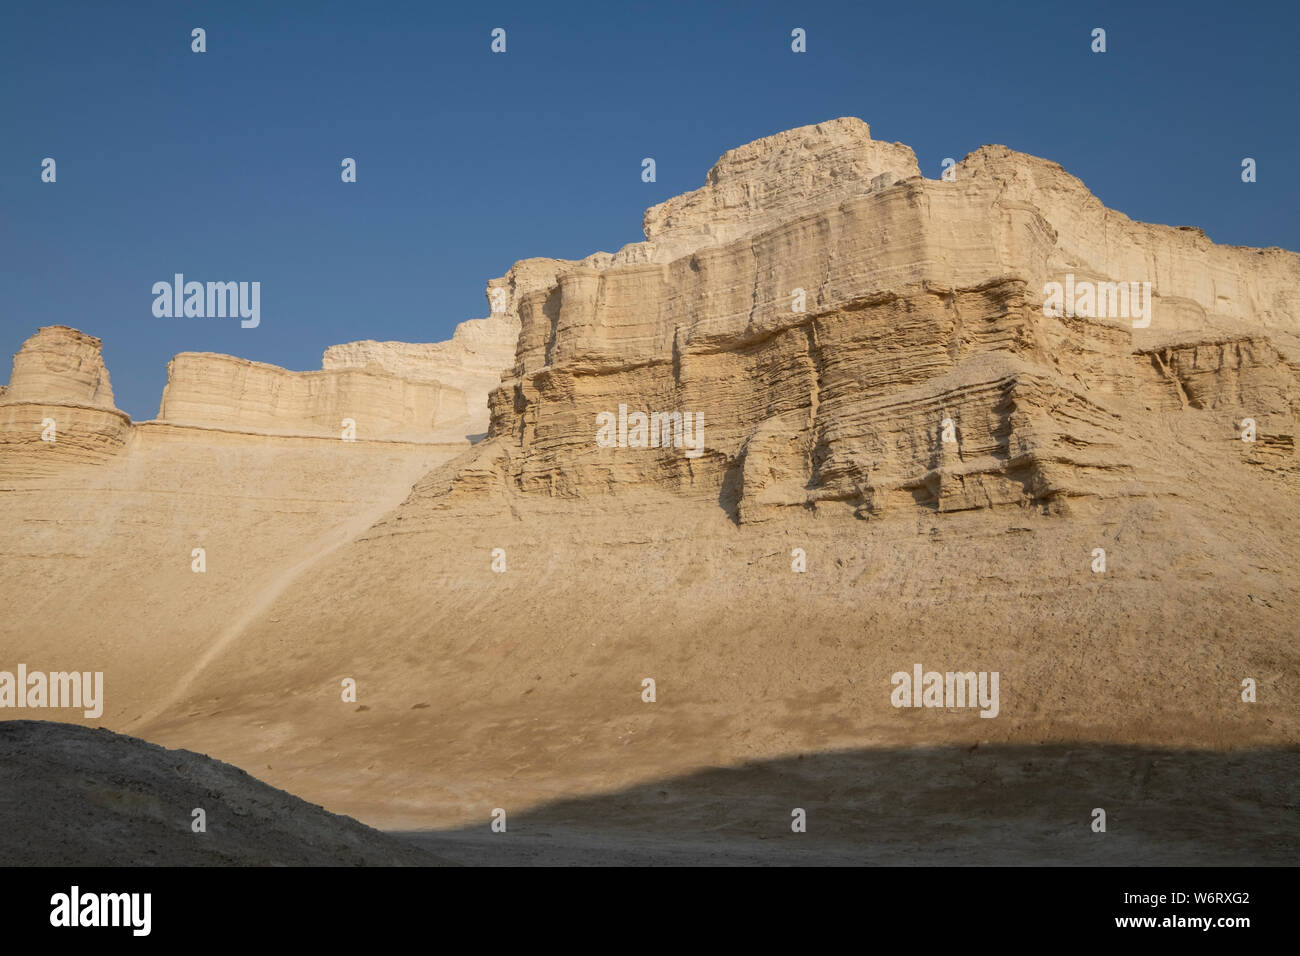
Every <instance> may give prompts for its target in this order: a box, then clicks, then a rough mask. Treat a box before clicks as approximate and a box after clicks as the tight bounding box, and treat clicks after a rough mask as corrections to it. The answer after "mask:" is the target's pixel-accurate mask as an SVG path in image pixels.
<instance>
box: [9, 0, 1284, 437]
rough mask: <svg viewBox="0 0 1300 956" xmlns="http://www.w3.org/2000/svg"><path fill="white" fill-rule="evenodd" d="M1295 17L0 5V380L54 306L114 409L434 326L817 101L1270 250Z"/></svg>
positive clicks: (1048, 5)
mask: <svg viewBox="0 0 1300 956" xmlns="http://www.w3.org/2000/svg"><path fill="white" fill-rule="evenodd" d="M193 27H203V28H204V29H205V30H206V31H207V52H206V53H203V54H196V53H192V52H191V50H190V42H191V41H190V31H191V29H192V28H193ZM494 27H502V28H504V29H505V30H506V31H507V33H506V36H507V52H506V53H505V54H503V55H502V54H493V53H491V51H490V49H489V46H490V42H491V37H490V33H491V31H492V29H493V28H494ZM794 27H802V28H803V29H805V30H806V31H807V37H808V52H807V53H805V54H794V53H792V52H791V51H790V31H791V30H792V29H793V28H794ZM1094 27H1103V28H1105V29H1106V31H1107V52H1106V53H1104V54H1094V53H1092V52H1091V50H1090V43H1091V37H1090V34H1091V31H1092V29H1093V28H1094ZM1298 34H1300V4H1297V3H1295V2H1292V0H1286V2H1283V0H1263V2H1259V3H1252V4H1237V3H1226V2H1225V3H1213V4H1211V3H1196V2H1188V3H1173V2H1169V3H1141V2H1135V3H1056V2H1046V0H1033V2H1023V3H1022V2H1002V3H999V2H992V3H984V4H972V3H970V2H969V0H963V2H956V3H947V2H934V0H927V2H925V3H921V4H876V3H869V2H866V0H855V2H847V3H817V2H803V0H801V2H799V3H732V4H722V3H714V4H710V3H705V2H696V3H690V2H684V3H674V2H657V3H646V4H625V3H609V2H607V0H606V2H601V3H568V4H547V3H542V2H538V0H533V2H529V3H518V4H513V3H506V4H493V3H485V2H478V3H463V4H462V3H446V4H441V3H433V2H411V3H399V2H383V0H376V2H358V3H329V2H322V3H291V2H275V3H271V2H265V0H260V2H250V3H241V2H221V3H186V2H158V3H132V2H129V0H128V2H122V3H112V4H108V3H67V2H48V0H47V2H42V3H31V4H20V3H16V2H9V3H4V4H3V5H0V109H2V110H3V114H2V117H3V118H2V120H0V143H2V144H3V149H0V293H2V301H3V312H2V313H0V363H3V364H4V365H5V368H4V370H3V371H0V377H3V378H5V379H7V376H8V361H9V358H10V357H11V356H12V354H13V353H14V352H15V351H17V349H18V348H19V346H20V345H21V343H22V341H23V340H24V339H26V338H27V337H28V336H30V335H31V334H33V333H34V332H35V331H36V329H37V328H38V327H39V326H43V325H53V324H64V325H71V326H74V327H76V328H79V329H82V330H83V331H86V332H89V333H90V334H92V335H96V336H99V337H100V338H102V339H103V340H104V354H105V360H106V362H107V364H108V368H109V373H110V375H111V377H112V382H113V388H114V392H115V393H116V396H117V404H118V405H119V407H121V408H123V409H124V410H126V411H127V412H129V413H130V414H131V416H132V417H133V418H136V419H145V418H152V417H153V416H154V415H155V414H156V413H157V410H158V401H159V398H160V396H161V394H162V388H163V385H164V383H165V381H166V365H167V361H168V359H170V358H171V356H172V355H174V354H176V353H177V352H182V351H191V350H192V351H216V352H226V353H230V354H234V355H240V356H243V357H246V358H252V359H256V360H259V361H265V362H272V363H274V364H276V365H282V366H285V367H287V368H292V369H311V368H319V366H320V356H321V352H322V351H323V350H324V349H325V348H326V347H327V346H329V345H332V344H335V343H339V342H347V341H353V340H356V339H365V338H375V339H381V340H383V339H398V340H405V341H416V342H427V341H438V340H440V339H444V338H446V337H448V336H449V335H450V334H451V331H452V329H453V328H454V326H455V325H456V323H457V322H460V321H463V320H464V319H468V318H476V317H481V316H484V315H486V314H487V312H488V307H487V303H486V300H485V299H484V295H483V287H484V283H485V282H486V281H487V280H488V279H489V278H492V277H494V276H499V275H502V274H504V273H505V271H506V270H507V269H508V268H509V267H510V265H511V264H512V263H513V262H514V261H515V260H517V259H520V258H525V257H528V256H555V257H561V258H578V257H581V256H584V255H586V254H588V253H590V252H593V251H595V250H597V249H604V250H608V251H613V250H615V249H617V248H618V247H620V246H622V245H624V244H625V243H628V242H635V241H637V240H639V239H640V238H641V215H642V212H643V211H644V209H645V208H646V207H647V206H650V205H653V204H654V203H657V202H661V201H662V200H664V199H666V198H668V197H669V196H672V195H675V194H677V193H681V192H684V191H686V190H689V189H694V188H696V187H698V186H699V185H701V183H702V182H703V178H704V175H705V173H706V171H707V170H708V168H709V167H710V166H711V165H712V164H713V162H714V161H715V160H716V159H717V158H718V156H719V155H720V154H721V153H722V152H724V151H725V150H727V149H729V148H731V147H734V146H737V145H740V144H741V143H745V142H749V141H750V140H753V139H756V138H758V137H760V136H765V135H768V134H771V133H774V132H777V131H779V130H782V129H788V128H791V127H794V126H801V125H804V124H808V123H816V122H820V121H822V120H826V119H831V118H833V117H836V116H845V115H850V116H859V117H861V118H862V119H864V120H866V121H867V122H868V123H869V124H871V128H872V134H873V135H874V136H875V137H876V138H878V139H887V140H898V141H901V142H904V143H907V144H908V145H910V146H911V147H913V148H914V149H915V150H916V153H917V157H918V159H919V161H920V163H921V168H922V171H923V172H924V173H925V174H926V175H927V176H931V177H936V178H937V177H938V175H939V173H940V164H941V163H942V160H943V158H944V157H947V156H951V157H954V158H956V159H961V158H962V157H963V156H965V155H966V154H967V153H968V152H970V151H971V150H973V149H975V148H977V147H979V146H980V145H983V144H985V143H1002V144H1005V145H1007V146H1010V147H1012V148H1013V149H1018V150H1022V151H1024V152H1028V153H1033V154H1035V155H1039V156H1044V157H1047V158H1049V159H1053V160H1055V161H1057V162H1060V163H1062V164H1063V165H1064V166H1065V167H1066V169H1068V170H1069V171H1070V172H1072V173H1074V174H1075V175H1077V176H1079V177H1080V178H1081V179H1082V180H1083V181H1084V182H1085V183H1087V184H1088V186H1089V187H1090V188H1091V189H1092V190H1093V192H1094V193H1096V194H1097V195H1098V196H1099V197H1100V198H1101V199H1102V200H1103V201H1104V202H1106V204H1107V205H1109V206H1112V207H1114V208H1117V209H1119V210H1122V211H1123V212H1125V213H1127V214H1129V215H1130V216H1133V217H1134V218H1136V219H1142V220H1146V221H1150V222H1159V223H1168V224H1171V225H1197V226H1201V227H1202V228H1204V229H1205V230H1206V232H1207V233H1208V234H1209V235H1210V237H1211V238H1212V239H1214V240H1215V241H1216V242H1225V243H1233V244H1239V245H1255V246H1282V247H1284V248H1288V249H1293V250H1300V181H1298V180H1297V177H1296V175H1295V172H1294V170H1293V168H1292V166H1293V163H1294V162H1295V161H1296V159H1297V158H1300V127H1298V126H1297V123H1296V114H1297V107H1296V104H1297V91H1298V90H1300V83H1298V82H1297V79H1298V78H1300V66H1297V64H1298V63H1300V57H1298V56H1297V55H1296V53H1295V51H1294V50H1293V48H1292V44H1293V43H1294V42H1295V38H1296V36H1297V35H1298ZM47 156H49V157H53V158H54V159H55V160H56V162H57V175H58V179H57V182H55V183H53V184H49V183H42V182H41V179H40V172H41V168H40V166H41V160H42V159H43V158H44V157H47ZM345 156H348V157H354V158H355V159H356V160H357V164H358V181H357V182H356V183H355V184H343V183H342V182H341V181H340V177H339V172H340V165H339V164H340V162H341V160H342V158H343V157H345ZM646 156H652V157H654V159H655V161H656V165H657V181H656V182H654V183H644V182H642V181H641V175H640V174H641V160H642V158H643V157H646ZM1245 156H1250V157H1253V158H1255V159H1256V161H1257V163H1258V181H1257V182H1256V183H1253V184H1244V183H1242V182H1241V178H1240V170H1241V160H1242V158H1243V157H1245ZM176 272H183V273H185V275H186V277H187V278H188V279H196V280H200V281H207V280H214V281H215V280H245V281H252V280H257V281H260V282H261V284H262V305H261V312H262V320H261V324H260V326H259V327H258V328H256V329H242V328H240V325H239V322H238V321H237V320H230V319H159V318H155V317H154V315H153V312H152V304H153V296H152V294H151V292H150V289H151V287H152V285H153V283H154V282H157V281H160V280H170V279H171V277H172V275H173V273H176Z"/></svg>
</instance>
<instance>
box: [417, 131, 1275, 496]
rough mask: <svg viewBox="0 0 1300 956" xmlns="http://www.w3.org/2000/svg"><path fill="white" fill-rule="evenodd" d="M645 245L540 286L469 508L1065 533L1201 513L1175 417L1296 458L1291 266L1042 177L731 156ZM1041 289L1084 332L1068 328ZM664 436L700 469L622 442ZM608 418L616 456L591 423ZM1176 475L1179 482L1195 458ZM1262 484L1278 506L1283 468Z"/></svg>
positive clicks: (988, 152)
mask: <svg viewBox="0 0 1300 956" xmlns="http://www.w3.org/2000/svg"><path fill="white" fill-rule="evenodd" d="M783 177H784V178H783ZM646 234H647V237H648V238H647V241H646V242H644V243H639V244H636V245H633V246H628V247H625V248H624V249H623V250H621V251H620V252H618V253H616V254H614V255H610V254H608V253H596V254H594V255H592V256H589V257H587V258H586V259H584V260H582V261H580V262H570V263H566V262H562V261H557V260H541V261H540V262H541V263H544V268H539V266H538V263H539V260H528V261H529V263H530V264H532V265H531V266H530V268H531V269H532V270H533V272H534V278H535V279H536V280H537V281H536V283H535V284H534V285H533V286H532V287H531V288H530V289H528V290H527V291H522V292H521V293H520V294H519V296H518V314H519V318H520V324H521V327H520V335H519V340H518V348H517V351H516V358H515V365H514V369H513V372H512V373H511V375H510V376H509V377H508V378H506V379H503V382H502V386H501V388H499V389H498V390H496V391H495V392H494V393H493V394H492V398H491V403H492V426H491V432H490V435H491V436H492V439H493V441H492V442H491V443H490V444H491V447H484V448H483V449H481V450H480V453H479V456H478V458H477V459H476V460H475V461H474V462H472V463H470V464H469V465H468V466H467V467H466V468H465V469H464V474H465V475H466V476H467V483H466V487H471V486H473V487H482V486H484V483H485V480H486V483H487V484H489V485H490V484H492V483H493V482H494V481H495V482H499V487H503V488H506V489H511V490H513V491H516V492H525V493H527V492H535V493H538V494H544V495H547V496H557V495H565V496H576V497H580V496H584V495H587V494H597V493H599V494H603V493H607V492H613V493H619V492H621V491H624V490H627V489H629V488H636V487H639V486H658V487H661V488H665V489H669V490H673V491H677V492H680V493H683V494H690V495H696V496H706V497H709V498H716V499H717V500H719V501H720V502H722V503H723V504H724V506H726V507H728V509H729V510H731V509H732V507H733V506H734V514H735V515H736V517H738V518H739V520H742V521H744V520H750V519H753V518H757V517H760V516H762V515H763V514H764V513H765V512H770V511H772V510H773V509H780V508H782V507H798V508H806V507H820V506H822V505H830V504H831V503H834V502H840V503H845V504H849V505H851V506H852V508H853V510H854V512H855V513H857V514H859V515H862V516H868V515H877V514H880V513H882V512H884V511H888V510H891V509H893V508H895V507H897V508H900V509H902V508H915V507H917V506H920V507H924V508H932V509H936V510H940V511H951V510H963V509H970V508H980V507H994V506H999V505H1004V504H1013V505H1019V506H1033V507H1037V508H1043V509H1061V508H1064V507H1065V506H1066V502H1067V501H1068V500H1069V499H1072V498H1077V497H1083V496H1094V497H1095V496H1103V497H1104V496H1111V495H1134V494H1139V495H1145V494H1160V493H1166V492H1168V493H1178V494H1182V493H1184V492H1187V493H1193V491H1194V489H1185V488H1182V486H1181V485H1180V484H1179V480H1178V479H1176V478H1173V477H1172V474H1173V473H1171V472H1170V471H1169V469H1168V468H1167V467H1162V466H1161V465H1160V463H1159V462H1157V461H1156V460H1155V454H1154V451H1153V449H1154V448H1156V447H1157V446H1161V447H1163V446H1162V445H1161V443H1163V442H1164V441H1165V437H1167V436H1165V437H1161V438H1160V439H1158V440H1155V439H1154V438H1153V435H1154V433H1153V432H1152V429H1154V428H1158V427H1161V426H1158V425H1157V423H1156V421H1155V419H1154V417H1153V416H1155V415H1158V414H1163V413H1164V412H1166V411H1170V410H1178V409H1183V410H1186V409H1193V410H1195V409H1200V408H1205V407H1206V406H1205V404H1204V403H1205V402H1206V401H1209V402H1210V403H1211V405H1212V406H1213V408H1214V409H1215V411H1214V414H1215V415H1217V416H1218V417H1217V418H1216V419H1215V421H1216V422H1218V419H1222V422H1220V423H1219V424H1221V425H1222V427H1224V428H1225V429H1227V430H1228V432H1229V433H1231V428H1232V421H1233V416H1234V415H1235V416H1236V418H1237V420H1240V419H1241V418H1243V417H1251V418H1253V419H1255V420H1256V421H1257V422H1267V424H1261V425H1260V426H1259V427H1260V428H1261V429H1263V430H1265V431H1267V432H1269V434H1270V435H1271V436H1272V438H1271V439H1270V442H1271V443H1266V444H1264V445H1259V446H1257V449H1256V450H1258V449H1262V448H1265V447H1269V448H1273V449H1275V450H1281V451H1280V452H1279V453H1280V454H1281V453H1283V452H1285V450H1286V449H1289V448H1292V447H1293V444H1292V443H1291V439H1290V438H1289V437H1288V436H1290V435H1292V433H1293V432H1294V431H1295V410H1296V406H1297V401H1298V400H1297V380H1296V371H1297V369H1296V367H1295V365H1294V363H1295V358H1294V356H1295V355H1296V354H1297V347H1298V345H1300V304H1297V303H1300V295H1297V293H1298V292H1300V256H1297V255H1296V254H1295V253H1292V252H1286V251H1283V250H1254V249H1244V248H1235V247H1226V246H1216V245H1214V244H1213V243H1211V242H1210V241H1209V240H1208V239H1206V238H1205V237H1204V234H1203V233H1200V232H1199V231H1195V230H1188V229H1180V228H1171V227H1165V226H1152V225H1147V224H1145V223H1138V222H1134V221H1133V220H1131V219H1129V218H1128V217H1127V216H1124V215H1122V214H1120V213H1116V212H1114V211H1113V210H1108V209H1106V207H1105V206H1104V205H1103V204H1102V203H1101V202H1100V201H1099V200H1097V199H1096V198H1095V197H1093V196H1092V195H1091V193H1089V192H1088V190H1087V188H1086V187H1085V186H1084V185H1083V184H1082V183H1081V182H1079V180H1078V179H1076V178H1075V177H1073V176H1071V175H1069V174H1068V173H1066V172H1065V171H1064V170H1063V169H1062V168H1061V167H1060V166H1059V165H1057V164H1055V163H1051V162H1048V161H1045V160H1041V159H1037V158H1034V157H1031V156H1024V155H1022V154H1017V153H1013V152H1011V151H1010V150H1006V149H1004V148H1001V147H986V148H984V149H981V150H977V151H976V152H975V153H972V154H971V155H970V156H968V157H967V158H966V160H965V162H964V163H963V164H961V165H960V166H959V167H958V168H957V170H956V178H955V180H953V181H942V180H927V179H924V178H923V177H921V176H919V175H917V174H916V167H915V160H914V158H913V157H912V154H911V151H910V150H908V149H907V148H906V147H903V146H897V145H890V144H881V143H876V142H874V141H872V140H871V139H870V136H869V133H868V132H867V127H866V125H865V124H863V123H861V122H860V121H856V120H837V121H834V122H832V123H825V124H821V125H819V126H816V127H805V128H802V129H799V130H794V131H791V132H790V133H785V134H779V135H777V136H774V137H768V138H766V139H764V140H760V141H758V142H756V143H751V144H749V145H748V146H744V147H741V148H740V149H737V150H733V151H731V152H730V153H728V154H726V156H724V157H723V159H722V160H720V161H719V163H718V164H717V165H716V166H715V167H714V169H713V171H712V172H711V173H710V175H709V182H708V183H707V184H706V185H705V186H704V187H703V188H702V189H699V190H696V191H694V192H692V193H689V194H687V195H685V196H682V197H677V198H676V199H672V200H669V201H668V202H666V203H663V204H661V205H659V206H657V207H654V208H653V209H651V210H649V211H648V212H647V214H646ZM521 265H522V264H521ZM547 273H553V275H554V279H553V281H551V282H549V283H548V282H547V281H546V275H547ZM1076 280H1077V281H1076ZM1054 283H1061V284H1063V285H1064V286H1065V287H1067V288H1068V289H1070V290H1071V295H1073V292H1074V291H1075V290H1084V289H1087V290H1088V294H1089V295H1091V296H1092V298H1091V299H1090V300H1088V301H1091V302H1092V303H1093V306H1092V307H1085V306H1083V305H1081V304H1080V305H1079V307H1078V308H1076V307H1075V303H1074V301H1073V299H1072V300H1071V303H1070V305H1069V307H1068V308H1065V309H1061V310H1059V311H1057V310H1055V309H1054V308H1053V307H1051V306H1049V299H1050V296H1049V289H1050V288H1051V286H1052V285H1053V284H1054ZM1148 284H1149V285H1148ZM1130 290H1136V291H1132V295H1131V296H1130V295H1129V293H1130ZM1144 290H1145V291H1144ZM1094 292H1095V294H1094ZM1121 293H1123V294H1122V295H1121ZM1148 293H1149V294H1148ZM1080 294H1081V295H1082V294H1083V293H1082V292H1081V293H1080ZM1084 301H1085V300H1083V299H1080V300H1079V302H1080V303H1082V302H1084ZM1103 303H1105V304H1107V305H1110V306H1114V305H1118V308H1119V311H1118V312H1113V313H1112V312H1107V311H1106V310H1105V308H1103ZM1188 336H1191V340H1190V341H1189V340H1188ZM1210 339H1212V340H1213V342H1214V343H1216V344H1215V346H1214V347H1213V348H1209V349H1202V350H1197V348H1196V342H1197V341H1201V340H1206V341H1209V340H1210ZM1175 346H1176V348H1175ZM1201 357H1203V358H1204V359H1205V360H1206V361H1211V362H1213V363H1215V364H1216V368H1215V369H1214V371H1213V373H1212V376H1211V378H1212V380H1207V379H1205V378H1204V377H1203V372H1204V371H1205V370H1203V369H1201V368H1199V367H1196V366H1195V363H1196V362H1197V361H1198V360H1199V359H1200V358H1201ZM1193 376H1195V377H1193ZM1189 385H1194V388H1192V389H1190V390H1189ZM1064 409H1069V413H1068V414H1066V413H1065V411H1064ZM624 412H625V414H626V415H627V416H629V419H627V420H626V421H627V424H626V425H624V424H622V422H623V421H624V419H623V418H622V417H621V416H622V415H623V414H624ZM673 413H681V414H682V416H683V420H684V416H685V415H686V414H693V415H699V416H701V418H702V421H703V422H704V423H705V424H704V429H705V437H704V446H705V447H704V450H703V452H702V453H701V452H699V451H698V450H696V451H695V453H694V454H692V455H687V454H685V453H684V449H683V448H682V447H681V445H679V444H678V442H677V441H676V440H671V441H669V443H668V445H667V446H665V444H664V443H663V442H662V441H659V440H656V439H659V438H660V437H661V436H660V435H658V434H656V435H655V436H654V437H653V438H652V439H650V440H649V441H647V442H645V443H644V444H641V445H638V444H637V442H638V437H637V436H638V432H637V431H636V430H635V429H636V427H637V426H636V422H637V418H636V417H635V416H639V415H645V416H647V417H650V421H651V422H652V424H651V425H650V428H651V429H652V430H653V429H656V427H657V426H656V425H655V424H653V422H656V421H657V422H658V423H659V426H662V423H663V422H664V420H665V419H664V417H663V416H665V415H671V414H673ZM616 414H617V415H619V416H620V418H619V421H620V425H619V430H618V433H617V439H616V440H615V441H614V442H613V446H611V444H610V443H609V442H604V443H602V442H601V440H600V437H599V431H598V422H599V421H602V420H603V421H608V420H609V419H608V417H607V416H612V415H616ZM600 416H606V417H604V418H601V417H600ZM655 416H658V417H655ZM944 422H948V424H947V425H945V424H944ZM1197 427H1198V428H1202V430H1205V429H1210V428H1211V427H1212V423H1209V422H1207V423H1205V424H1204V426H1201V425H1198V426H1197ZM1206 433H1207V434H1208V432H1206ZM941 436H947V437H941ZM610 437H611V436H609V435H607V436H606V438H610ZM642 437H645V436H642ZM1274 439H1275V440H1274ZM689 441H690V439H689V438H685V437H684V438H683V441H682V444H686V443H687V442H689ZM1183 451H1184V452H1186V453H1187V454H1190V455H1192V462H1193V463H1192V464H1189V466H1188V468H1186V469H1184V471H1186V472H1190V471H1192V470H1194V469H1195V464H1194V462H1199V461H1203V460H1204V459H1205V454H1206V453H1207V452H1206V449H1203V448H1197V449H1195V450H1188V449H1183ZM1180 453H1181V452H1180ZM1198 456H1199V457H1198ZM1256 457H1258V455H1257V456H1256ZM1283 457H1284V458H1285V457H1286V456H1285V454H1283ZM1261 463H1263V461H1262V460H1261ZM1275 466H1276V467H1275ZM1264 470H1266V471H1270V472H1271V473H1274V474H1276V475H1278V476H1281V477H1282V480H1286V481H1290V480H1291V478H1290V477H1287V476H1290V475H1291V474H1292V472H1293V471H1294V468H1293V462H1290V461H1281V462H1280V463H1279V462H1272V464H1269V465H1268V466H1267V468H1265V469H1264ZM492 476H495V477H492ZM441 481H442V479H441V478H440V479H438V481H436V482H434V483H433V484H431V485H430V486H429V490H430V491H431V492H432V491H435V490H436V489H435V486H437V487H445V485H441V484H439V482H441ZM451 487H452V488H453V489H455V488H456V487H458V486H457V484H456V482H455V481H453V482H452V483H451Z"/></svg>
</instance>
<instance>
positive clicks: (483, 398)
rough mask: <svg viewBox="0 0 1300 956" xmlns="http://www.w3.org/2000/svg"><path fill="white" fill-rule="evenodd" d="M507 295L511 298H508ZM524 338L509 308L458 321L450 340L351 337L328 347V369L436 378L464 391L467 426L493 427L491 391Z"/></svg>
mask: <svg viewBox="0 0 1300 956" xmlns="http://www.w3.org/2000/svg"><path fill="white" fill-rule="evenodd" d="M502 301H505V299H504V298H503V299H502ZM518 338H519V320H518V319H517V318H516V317H515V316H514V314H513V313H508V312H506V311H505V310H504V307H503V309H502V311H501V312H499V313H495V314H493V315H490V316H489V317H488V318H486V319H471V320H469V321H468V322H462V323H460V324H459V325H458V326H456V331H455V333H454V334H453V335H452V337H451V339H450V340H449V341H447V342H434V343H411V342H376V341H373V340H369V339H367V340H366V341H362V342H347V343H345V344H343V345H332V346H330V347H329V348H328V349H326V350H325V355H324V357H323V358H322V361H321V367H322V368H323V369H325V370H326V371H340V370H345V369H349V370H358V369H364V370H367V371H373V372H380V373H386V374H389V375H393V376H397V377H398V378H401V379H404V380H406V381H408V382H419V383H425V382H433V383H437V384H438V385H440V386H441V387H442V388H443V390H444V391H448V390H454V391H455V392H458V393H459V394H460V395H461V398H460V399H459V401H460V402H461V404H463V406H464V413H463V414H464V416H465V417H466V425H465V428H466V431H467V432H468V433H483V432H486V431H487V427H488V395H489V393H490V392H491V391H492V390H493V389H494V388H496V387H497V385H499V384H500V382H501V373H502V371H503V370H504V369H506V368H508V367H509V366H510V363H511V361H512V360H513V358H514V354H515V342H516V340H517V339H518Z"/></svg>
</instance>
